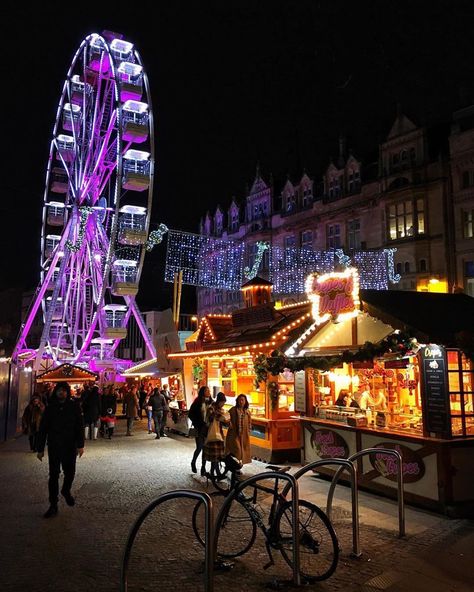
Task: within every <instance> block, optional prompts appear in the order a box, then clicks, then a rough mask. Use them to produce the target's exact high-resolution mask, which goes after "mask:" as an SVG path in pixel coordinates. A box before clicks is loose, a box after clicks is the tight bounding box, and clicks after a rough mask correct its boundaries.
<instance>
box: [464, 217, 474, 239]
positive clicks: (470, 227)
mask: <svg viewBox="0 0 474 592" xmlns="http://www.w3.org/2000/svg"><path fill="white" fill-rule="evenodd" d="M462 230H463V237H464V238H473V237H474V210H470V211H468V212H463V213H462Z"/></svg>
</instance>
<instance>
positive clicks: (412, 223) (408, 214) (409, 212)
mask: <svg viewBox="0 0 474 592" xmlns="http://www.w3.org/2000/svg"><path fill="white" fill-rule="evenodd" d="M415 203H416V210H415V211H414V208H413V203H412V202H411V200H409V201H408V200H407V201H401V202H399V203H397V204H392V205H391V206H389V208H388V235H389V238H390V240H396V239H399V238H409V237H412V236H415V234H424V232H425V212H424V200H423V199H417V200H416V202H415Z"/></svg>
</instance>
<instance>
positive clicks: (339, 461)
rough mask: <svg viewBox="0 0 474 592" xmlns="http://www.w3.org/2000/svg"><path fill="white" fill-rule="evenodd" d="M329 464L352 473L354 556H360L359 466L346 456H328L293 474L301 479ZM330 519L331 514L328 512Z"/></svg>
mask: <svg viewBox="0 0 474 592" xmlns="http://www.w3.org/2000/svg"><path fill="white" fill-rule="evenodd" d="M328 465H339V466H340V468H339V469H338V472H342V471H343V470H344V468H347V469H348V470H349V473H350V474H351V498H352V556H353V557H360V556H361V555H362V553H361V550H360V533H359V490H358V487H357V467H356V466H355V465H354V463H352V462H351V461H350V460H348V459H345V458H326V459H322V460H316V461H314V462H312V463H309V464H307V465H305V466H304V467H302V468H301V469H300V470H299V471H296V473H295V474H294V475H293V477H294V478H295V479H299V478H300V477H302V476H303V475H305V474H306V473H308V472H309V471H311V470H312V469H317V468H319V467H324V466H328ZM288 491H289V488H288V486H285V488H284V489H283V491H282V494H283V495H284V496H285V497H286V496H287V494H288ZM328 518H329V520H330V519H331V518H330V515H329V513H328Z"/></svg>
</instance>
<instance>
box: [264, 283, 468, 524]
mask: <svg viewBox="0 0 474 592" xmlns="http://www.w3.org/2000/svg"><path fill="white" fill-rule="evenodd" d="M334 276H336V278H334ZM327 280H328V282H329V285H330V290H329V292H330V293H331V296H332V298H331V299H330V300H331V302H329V303H328V300H327V299H325V298H324V295H325V294H326V293H328V289H327V287H325V286H324V284H323V285H322V286H317V288H318V290H319V289H320V291H317V290H315V289H311V287H310V289H309V291H308V295H309V296H310V299H311V300H312V304H311V307H312V317H313V319H314V323H313V325H311V326H310V327H309V328H308V329H307V330H306V331H304V332H302V333H301V334H300V335H299V336H298V338H297V339H296V340H295V341H294V342H293V343H291V344H290V346H289V347H288V348H287V349H286V350H284V351H283V352H281V354H280V355H279V356H276V357H274V358H273V360H272V359H271V358H270V359H268V363H267V368H268V370H269V371H270V370H271V371H273V372H275V371H277V370H279V369H281V368H284V367H287V368H289V369H291V370H293V371H294V372H295V373H297V374H302V375H304V379H302V380H301V382H302V383H303V384H304V393H303V394H302V395H300V397H297V399H299V400H300V403H298V402H297V404H296V411H299V413H300V421H301V427H302V462H303V463H305V464H306V463H309V462H312V461H315V460H320V459H326V458H333V457H336V458H349V457H350V456H352V455H353V454H354V453H356V452H359V451H362V450H365V449H367V448H391V449H395V450H398V452H400V454H401V455H402V458H403V473H404V481H405V494H406V500H407V501H408V502H410V503H413V504H417V505H420V506H423V507H426V508H429V509H432V510H436V511H439V512H443V513H447V514H450V515H456V516H468V515H472V514H473V512H474V480H473V479H472V469H473V466H474V465H473V460H472V459H473V458H474V456H473V455H474V411H473V397H474V388H473V385H474V367H473V363H472V359H471V358H470V357H469V355H468V353H469V347H464V350H466V352H467V353H466V352H465V351H464V350H463V349H462V345H463V342H464V343H468V342H469V339H468V338H467V336H468V335H469V334H470V335H472V334H474V331H473V329H474V327H473V322H474V300H473V299H472V298H469V297H467V296H465V295H462V294H453V295H448V294H424V293H416V292H388V291H386V292H376V291H361V292H360V294H359V292H358V291H357V296H356V298H355V300H354V303H353V306H352V313H351V310H350V309H351V306H350V305H349V304H348V303H347V302H346V304H345V307H346V308H345V309H344V310H343V314H342V316H341V309H340V305H341V303H342V302H343V298H342V297H341V299H339V303H338V304H337V305H335V304H334V303H335V302H336V301H337V300H338V294H345V295H346V296H347V294H348V293H349V292H351V290H348V289H347V286H345V285H344V281H345V280H344V281H343V278H342V277H337V274H332V277H331V278H327ZM350 281H352V280H350ZM351 285H352V284H351ZM313 288H314V287H313ZM359 297H360V301H359ZM325 306H326V307H329V308H328V310H329V313H330V314H329V315H328V316H326V318H325V312H328V310H326V311H325V310H324V307H325ZM471 351H472V350H471ZM303 400H305V403H304V404H303V403H301V401H303ZM358 468H359V482H360V486H361V487H362V488H365V489H367V490H370V491H374V492H378V493H382V494H385V495H388V496H391V497H395V496H396V487H397V484H396V465H395V462H394V460H393V457H392V456H389V455H384V454H383V453H382V452H381V453H376V454H368V455H366V456H363V457H362V458H361V459H359V461H358ZM322 472H323V473H325V474H327V475H332V474H333V470H332V469H330V468H324V469H323V470H322Z"/></svg>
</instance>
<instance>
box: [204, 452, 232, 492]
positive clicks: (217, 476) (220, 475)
mask: <svg viewBox="0 0 474 592" xmlns="http://www.w3.org/2000/svg"><path fill="white" fill-rule="evenodd" d="M209 477H210V479H211V481H212V484H213V485H214V487H215V488H216V489H217V490H218V491H222V492H223V493H227V492H228V491H229V490H230V488H231V480H232V474H231V472H230V469H229V468H228V467H227V465H226V463H225V461H224V460H219V461H216V462H213V463H212V465H211V472H210V473H209Z"/></svg>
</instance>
